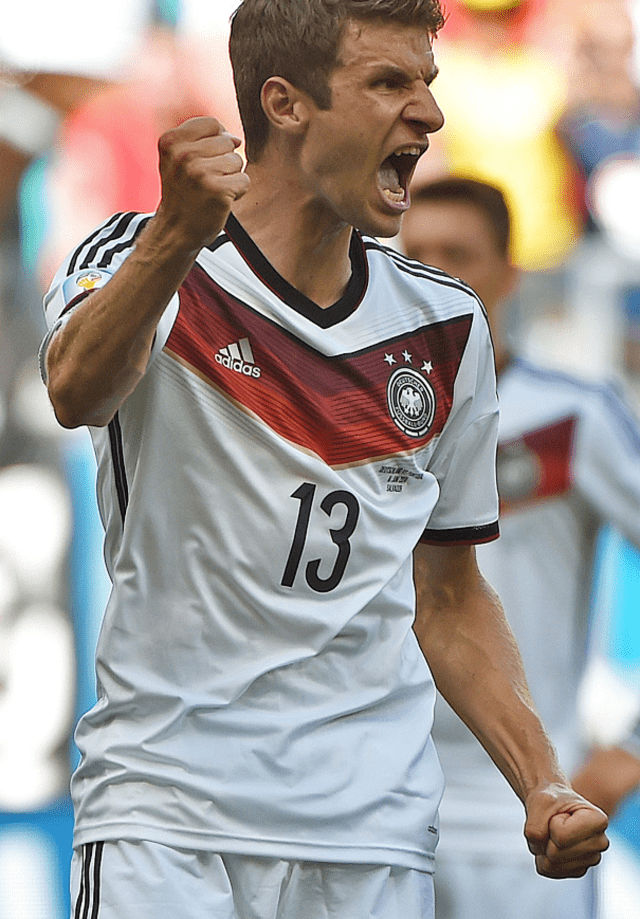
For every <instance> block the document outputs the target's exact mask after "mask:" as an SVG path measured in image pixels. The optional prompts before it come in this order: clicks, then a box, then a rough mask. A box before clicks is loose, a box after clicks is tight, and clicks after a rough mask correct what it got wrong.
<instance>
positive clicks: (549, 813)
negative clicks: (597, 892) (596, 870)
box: [525, 785, 609, 878]
mask: <svg viewBox="0 0 640 919" xmlns="http://www.w3.org/2000/svg"><path fill="white" fill-rule="evenodd" d="M526 810H527V823H526V826H525V836H526V838H527V842H528V843H529V849H530V850H531V852H532V853H533V855H535V859H536V868H537V870H538V873H539V874H542V875H544V876H545V877H550V878H572V877H574V878H575V877H582V875H584V874H586V872H587V870H588V869H589V868H590V867H592V866H594V865H597V864H598V862H599V861H600V859H601V856H602V853H603V852H604V851H605V849H607V848H608V846H609V841H608V839H607V837H606V835H605V830H606V828H607V822H608V821H607V816H606V814H605V813H604V812H603V811H601V810H600V808H598V807H596V806H595V805H594V804H591V803H590V802H589V801H587V800H586V799H585V798H582V797H581V796H580V795H578V794H577V793H576V792H575V791H573V789H571V788H569V787H568V786H565V785H549V786H547V787H545V788H543V789H540V790H538V791H536V792H534V793H533V794H532V795H530V797H529V799H528V800H527V802H526Z"/></svg>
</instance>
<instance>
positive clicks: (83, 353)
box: [46, 118, 249, 427]
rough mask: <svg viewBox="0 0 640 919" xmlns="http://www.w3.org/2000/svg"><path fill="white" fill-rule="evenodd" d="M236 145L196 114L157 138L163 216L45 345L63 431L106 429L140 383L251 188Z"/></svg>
mask: <svg viewBox="0 0 640 919" xmlns="http://www.w3.org/2000/svg"><path fill="white" fill-rule="evenodd" d="M239 144H240V141H239V140H238V138H235V137H232V136H231V135H230V134H228V133H227V132H226V131H225V130H224V128H223V127H222V126H221V125H220V124H219V123H218V122H217V121H216V120H215V119H214V118H193V119H191V120H189V121H187V122H185V123H184V124H182V125H181V126H180V127H178V128H175V129H173V130H172V131H169V132H167V133H166V134H164V135H163V136H162V137H161V138H160V141H159V145H158V148H159V151H160V174H161V178H162V200H161V202H160V205H159V207H158V211H157V213H156V214H155V216H154V217H153V218H152V219H151V220H150V221H149V223H148V224H147V226H146V228H145V230H144V231H143V232H142V233H141V235H140V239H139V241H138V242H137V244H136V246H135V249H134V250H133V252H132V254H131V255H130V256H129V258H128V259H127V260H126V261H125V262H124V264H123V265H122V266H121V268H120V269H119V270H118V271H117V272H116V273H115V274H114V276H113V277H112V278H111V279H110V280H109V282H108V284H106V285H105V286H104V287H103V288H101V289H100V290H97V291H95V293H92V294H91V295H90V296H89V297H87V298H86V299H85V300H84V301H82V302H81V303H80V304H79V306H78V307H77V308H76V310H75V311H74V312H73V313H72V314H71V315H70V317H69V320H68V322H66V324H64V325H63V326H62V327H61V328H60V330H59V331H58V332H57V333H56V334H55V335H54V336H53V338H52V340H51V343H50V345H49V348H48V352H47V356H46V368H47V385H48V390H49V396H50V398H51V402H52V404H53V407H54V410H55V413H56V416H57V418H58V420H59V421H60V423H61V424H62V425H64V426H65V427H78V426H79V425H82V424H90V425H98V426H102V425H105V424H108V423H109V421H110V420H111V419H112V418H113V416H114V415H115V413H116V412H117V410H118V408H119V407H120V406H121V405H122V403H123V402H124V400H125V399H126V398H127V396H128V395H130V393H131V392H133V390H134V389H135V387H136V386H137V384H138V382H139V381H140V379H141V377H142V376H143V374H144V372H145V369H146V366H147V363H148V360H149V355H150V353H151V347H152V344H153V338H154V335H155V331H156V327H157V325H158V322H159V320H160V317H161V316H162V314H163V312H164V310H165V309H166V307H167V305H168V304H169V302H170V300H171V298H172V297H173V295H174V294H175V292H176V291H177V290H178V288H179V287H180V285H181V283H182V281H183V280H184V278H185V277H186V275H187V274H188V272H189V271H190V269H191V267H192V265H193V263H194V261H195V258H196V256H197V254H198V252H199V251H200V249H201V248H202V247H203V246H205V245H207V243H209V242H211V241H212V240H213V239H215V237H216V236H217V235H218V233H219V232H220V231H221V230H222V228H223V227H224V225H225V223H226V220H227V217H228V215H229V211H230V209H231V205H232V204H233V202H234V201H235V200H237V199H238V198H240V197H241V196H242V195H243V194H244V193H245V192H246V191H247V189H248V186H249V179H248V177H247V176H246V175H245V173H244V172H242V168H243V163H242V159H241V157H240V156H239V155H238V154H237V153H236V152H235V150H236V148H237V147H238V146H239Z"/></svg>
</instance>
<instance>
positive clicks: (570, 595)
mask: <svg viewBox="0 0 640 919" xmlns="http://www.w3.org/2000/svg"><path fill="white" fill-rule="evenodd" d="M498 393H499V399H500V435H499V447H498V490H499V493H500V502H501V525H500V530H501V536H500V539H498V540H496V542H494V543H492V544H491V545H490V546H489V545H488V546H482V547H480V548H479V550H478V560H479V563H480V566H481V568H482V571H483V573H484V574H485V576H486V577H487V579H488V581H489V582H490V583H491V584H492V585H493V586H494V587H495V589H496V590H497V592H498V594H499V596H500V598H501V600H502V602H503V604H504V607H505V611H506V614H507V618H508V620H509V622H510V624H511V626H512V629H513V631H514V633H515V637H516V640H517V642H518V644H519V647H520V651H521V653H522V657H523V660H524V665H525V670H526V674H527V678H528V681H529V685H530V688H531V693H532V696H533V700H534V703H535V705H536V707H537V709H538V711H539V713H540V715H541V717H542V721H543V723H544V725H545V727H546V728H547V730H548V732H549V734H550V736H551V740H552V741H553V743H554V745H555V746H556V748H557V750H558V753H559V758H560V761H561V764H562V766H563V767H564V769H565V770H566V771H567V772H568V773H569V774H570V773H571V772H572V771H573V770H574V769H575V768H576V766H577V765H578V763H579V762H580V760H581V758H582V756H583V750H582V748H581V741H580V737H579V718H578V712H577V694H578V686H579V682H580V678H581V676H582V671H583V667H584V664H585V651H586V633H587V628H588V618H589V593H590V589H591V585H592V568H593V557H594V547H595V540H596V536H597V534H598V530H599V527H600V526H601V525H602V524H604V523H612V524H613V525H615V526H617V527H618V528H619V529H620V530H622V531H623V532H624V533H625V534H626V535H627V536H628V538H629V539H630V540H632V542H633V543H634V544H635V545H640V432H639V429H638V427H637V424H636V422H635V419H634V418H633V417H632V415H631V413H630V412H629V410H628V409H627V408H626V406H625V405H624V404H623V402H622V401H621V399H620V398H619V397H618V396H617V395H616V393H615V392H614V390H613V389H611V388H609V387H607V386H597V385H589V384H588V383H584V382H581V381H578V380H577V379H575V378H573V377H570V376H567V375H566V374H564V373H560V372H556V371H553V370H546V369H542V368H540V367H536V366H533V365H532V364H530V363H528V362H526V361H523V360H517V361H515V362H513V363H511V364H510V365H509V366H508V367H507V369H506V370H505V371H504V373H502V374H501V375H500V378H499V381H498ZM434 738H435V741H436V746H437V747H438V751H439V754H440V759H441V762H442V766H443V769H444V773H445V779H446V784H447V790H446V792H445V796H444V800H443V804H442V809H441V821H442V841H443V849H444V848H445V846H446V847H447V849H451V851H452V853H453V852H456V853H463V852H464V851H468V852H475V853H478V852H483V851H486V850H487V847H490V848H493V849H495V851H496V852H499V853H501V854H502V855H503V856H507V855H510V854H513V855H514V856H515V853H518V852H525V851H526V842H525V840H524V837H523V833H522V829H523V822H524V811H523V808H522V805H521V804H520V802H519V801H518V800H517V798H516V797H515V796H514V795H513V793H512V791H511V790H510V788H509V787H508V785H507V783H506V782H505V780H504V779H503V778H502V776H500V775H499V774H498V773H497V771H496V769H495V767H494V766H493V764H492V763H491V762H490V760H489V757H488V756H487V755H486V754H485V752H484V750H482V748H481V747H480V745H479V744H478V743H477V741H476V740H475V739H474V738H473V736H472V735H471V733H470V732H469V731H468V730H467V728H466V727H464V726H463V725H462V723H461V722H460V721H459V719H458V718H457V717H456V716H455V715H454V713H453V712H452V711H451V709H450V708H449V707H448V706H447V705H446V703H445V702H444V701H443V700H442V699H438V704H437V707H436V722H435V727H434Z"/></svg>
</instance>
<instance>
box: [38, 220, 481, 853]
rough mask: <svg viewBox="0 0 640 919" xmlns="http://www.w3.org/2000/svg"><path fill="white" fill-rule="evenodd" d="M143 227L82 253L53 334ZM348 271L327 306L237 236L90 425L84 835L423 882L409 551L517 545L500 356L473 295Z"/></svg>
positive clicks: (440, 281) (423, 702)
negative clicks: (512, 541)
mask: <svg viewBox="0 0 640 919" xmlns="http://www.w3.org/2000/svg"><path fill="white" fill-rule="evenodd" d="M146 219H148V218H146V217H142V216H140V215H125V216H121V217H118V218H115V219H114V220H113V221H112V222H110V223H109V224H107V225H106V226H105V227H103V228H101V229H100V230H99V231H98V232H97V233H96V234H95V235H94V237H92V238H91V239H89V240H87V241H86V243H85V244H83V245H82V246H81V247H79V248H78V250H76V252H74V253H73V254H72V255H71V256H70V257H69V259H67V261H66V263H65V264H64V265H63V267H62V268H61V270H60V272H59V273H58V276H57V278H56V280H55V281H54V284H53V287H52V289H51V292H50V295H49V296H48V298H47V301H46V308H47V315H48V320H49V324H50V325H51V326H52V327H54V328H55V326H56V323H57V322H58V321H62V322H64V315H65V314H66V315H68V311H69V308H71V309H73V306H74V305H75V304H76V303H78V302H79V300H80V299H82V298H83V297H84V296H85V295H86V291H87V290H89V289H96V288H97V287H100V286H102V285H103V284H104V283H107V282H108V280H109V277H110V276H111V275H112V274H113V272H114V271H115V270H117V268H118V266H119V264H121V262H122V261H123V260H124V258H126V256H127V254H128V253H129V252H130V251H131V248H132V246H133V245H134V242H135V237H136V234H137V233H138V232H139V231H140V229H141V227H142V226H143V225H144V222H145V221H146ZM351 261H352V278H351V282H350V284H349V286H348V288H347V290H346V291H345V293H344V295H343V297H342V298H341V299H340V300H339V301H338V302H337V303H336V304H335V305H334V306H332V307H330V308H328V309H320V308H318V307H317V306H316V305H314V304H313V303H312V302H311V301H309V300H307V299H306V298H305V297H304V296H302V295H301V294H300V293H299V292H297V291H296V290H294V289H293V288H292V287H291V286H290V285H288V284H287V282H286V281H284V279H283V278H282V277H280V276H279V275H278V274H277V273H276V271H275V270H274V269H273V267H272V266H271V265H270V264H269V263H268V262H267V261H266V260H265V259H264V257H263V256H262V254H261V253H260V252H259V250H258V249H257V248H256V247H255V246H254V244H253V243H252V241H251V240H250V239H249V237H248V236H247V235H246V234H245V233H244V231H243V230H242V228H241V227H240V225H239V224H238V223H237V222H236V221H235V220H234V219H233V218H231V219H230V221H229V223H228V225H227V228H226V230H225V232H223V233H221V234H220V236H219V237H218V239H217V240H216V241H215V242H214V243H213V244H212V245H211V246H210V247H208V248H207V249H203V250H202V252H201V253H200V255H199V257H198V260H197V263H196V265H195V266H194V268H193V269H192V271H191V272H190V274H189V275H188V276H187V278H186V280H185V281H184V283H183V284H182V286H181V288H180V290H179V292H178V294H177V295H176V296H175V297H174V298H173V301H172V302H171V303H170V305H169V307H168V308H167V310H166V312H165V315H164V316H163V318H162V320H161V322H160V324H159V326H158V331H157V335H156V340H155V344H154V349H153V355H152V358H151V362H150V365H149V368H148V370H147V373H146V375H145V377H144V379H143V380H142V382H141V383H140V384H139V386H138V387H137V389H136V390H135V391H134V393H133V394H132V395H131V396H130V397H129V398H128V399H127V400H126V402H125V403H124V404H123V406H122V407H121V409H120V410H119V412H118V413H117V415H116V417H115V418H114V419H113V421H112V422H111V424H110V425H109V426H108V428H105V429H93V430H92V436H93V440H94V444H95V448H96V453H97V457H98V462H99V479H98V497H99V503H100V508H101V513H102V517H103V520H104V523H105V527H106V557H107V564H108V567H109V571H110V575H111V578H112V580H113V591H112V594H111V598H110V601H109V604H108V607H107V610H106V614H105V620H104V625H103V628H102V633H101V636H100V640H99V645H98V654H97V668H98V693H99V697H98V701H97V704H96V706H95V707H94V708H93V709H92V710H91V711H90V712H89V713H88V714H87V715H85V716H84V718H83V719H82V720H81V722H80V725H79V728H78V732H77V740H78V744H79V747H80V749H81V752H82V761H81V764H80V766H79V768H78V770H77V772H76V774H75V777H74V780H73V795H74V799H75V804H76V809H77V825H76V843H77V844H82V843H85V842H88V841H93V840H99V839H105V838H124V837H126V838H145V839H151V840H156V841H158V842H161V843H165V844H168V845H174V846H188V847H189V848H199V849H213V850H218V851H236V852H245V853H253V854H258V855H278V856H279V857H290V858H304V859H319V860H323V861H351V862H362V861H364V862H384V863H390V864H404V865H407V866H413V867H419V868H423V869H425V870H430V868H431V860H432V856H433V851H434V848H435V843H436V840H437V807H438V802H439V799H440V795H441V791H442V776H441V771H440V768H439V765H438V761H437V757H436V755H435V751H434V748H433V743H432V741H431V739H430V728H431V722H432V709H433V704H434V699H435V688H434V685H433V681H432V679H431V676H430V673H429V670H428V667H427V664H426V662H425V660H424V657H423V655H422V654H421V652H420V649H419V646H418V644H417V640H416V638H415V635H414V633H413V631H412V623H413V617H414V601H415V596H414V587H413V573H412V552H413V549H414V547H415V546H416V544H417V543H418V541H419V540H421V539H424V540H428V541H431V542H435V543H438V544H443V545H456V544H465V543H473V542H483V541H486V540H490V539H492V538H493V537H494V536H495V535H496V534H497V495H496V488H495V462H494V461H495V440H496V431H497V403H496V393H495V377H494V374H493V355H492V350H491V346H490V341H489V335H488V329H487V324H486V318H485V316H484V314H483V311H482V309H481V307H480V305H479V303H478V302H477V300H476V299H475V297H474V296H473V295H472V294H471V292H470V291H469V290H468V288H465V287H464V286H463V285H461V284H460V283H459V282H455V281H453V280H452V279H451V278H448V276H446V275H444V274H442V273H441V272H438V271H435V270H430V269H426V268H424V267H423V266H420V265H419V264H418V263H415V262H410V261H408V260H407V259H405V258H404V257H402V256H400V255H398V254H397V253H393V252H391V251H389V250H386V249H384V248H383V247H381V246H380V245H379V244H378V243H377V242H375V241H374V240H369V239H363V238H362V237H360V236H359V235H357V234H354V236H353V242H352V247H351ZM131 308H132V309H135V303H132V304H131ZM65 311H66V313H65ZM61 316H62V319H61V320H60V319H59V317H61Z"/></svg>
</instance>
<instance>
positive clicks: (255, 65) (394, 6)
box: [229, 0, 444, 162]
mask: <svg viewBox="0 0 640 919" xmlns="http://www.w3.org/2000/svg"><path fill="white" fill-rule="evenodd" d="M371 19H378V20H382V21H387V22H388V21H391V22H399V23H402V24H406V25H418V26H424V28H425V30H427V31H428V32H430V33H431V34H432V35H435V34H436V33H437V32H438V30H439V29H441V28H442V26H443V25H444V15H443V12H442V7H441V5H440V0H243V2H242V3H241V4H240V6H239V7H238V9H237V10H236V11H235V13H234V14H233V17H232V24H231V39H230V42H229V52H230V56H231V63H232V66H233V74H234V80H235V85H236V94H237V97H238V108H239V109H240V117H241V118H242V125H243V127H244V133H245V142H246V151H247V158H248V159H249V161H250V162H251V161H253V162H255V161H256V160H257V159H258V158H259V157H260V154H261V153H262V150H263V149H264V146H265V144H266V142H267V138H268V136H269V123H268V121H267V118H266V115H265V113H264V111H263V109H262V103H261V100H260V94H261V91H262V87H263V86H264V84H265V83H266V81H267V80H268V79H269V77H273V76H280V77H283V78H284V79H286V80H288V81H289V82H290V83H292V84H293V85H294V86H296V87H298V89H301V90H303V92H305V93H307V94H308V95H309V96H310V97H311V98H312V99H313V101H314V102H315V104H316V105H317V106H318V108H320V109H324V110H326V109H329V108H330V107H331V90H330V88H329V78H330V76H331V73H332V71H333V70H334V68H335V67H336V65H337V62H338V51H339V48H340V43H341V41H342V38H343V35H344V32H345V29H346V27H347V24H348V23H349V22H350V21H353V20H356V21H366V20H371Z"/></svg>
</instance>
